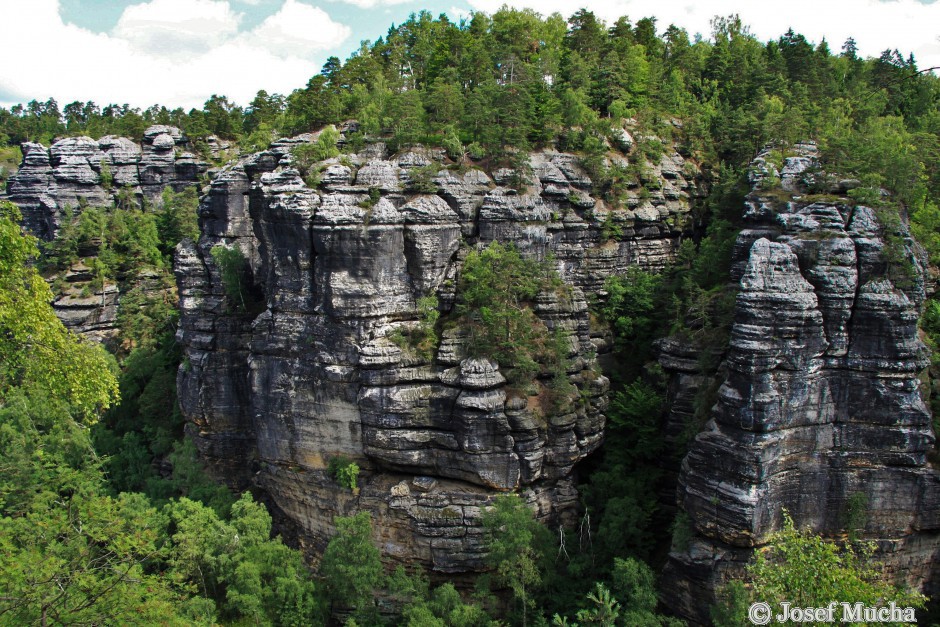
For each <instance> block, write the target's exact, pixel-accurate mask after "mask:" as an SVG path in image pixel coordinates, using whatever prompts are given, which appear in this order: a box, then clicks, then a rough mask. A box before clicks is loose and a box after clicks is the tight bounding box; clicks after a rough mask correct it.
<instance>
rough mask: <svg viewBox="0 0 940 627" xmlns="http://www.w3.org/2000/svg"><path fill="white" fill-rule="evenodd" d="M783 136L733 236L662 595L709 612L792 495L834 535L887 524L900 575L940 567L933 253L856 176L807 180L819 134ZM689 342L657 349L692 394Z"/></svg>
mask: <svg viewBox="0 0 940 627" xmlns="http://www.w3.org/2000/svg"><path fill="white" fill-rule="evenodd" d="M769 154H770V152H769V151H766V152H765V153H763V154H762V155H761V156H760V157H758V159H757V160H756V161H755V163H754V165H753V167H752V181H753V182H754V183H755V187H754V191H753V192H752V193H751V194H750V195H749V196H748V199H747V206H746V211H745V219H746V220H747V222H748V225H749V226H748V228H745V229H744V230H742V231H741V233H740V235H739V237H738V240H737V244H736V248H735V257H736V259H735V265H734V269H733V271H732V274H733V276H732V279H733V280H734V281H735V282H737V283H738V285H739V292H738V296H737V304H736V307H735V314H734V325H733V327H732V331H731V341H730V346H729V348H728V352H727V354H726V359H725V363H724V366H723V368H722V370H721V372H722V373H723V374H722V376H723V377H724V379H723V383H722V384H721V387H720V389H719V390H718V400H717V403H716V404H715V406H714V407H713V409H712V410H711V413H710V420H709V421H708V423H707V424H706V425H705V428H704V430H703V431H702V432H701V433H699V434H698V436H697V437H696V438H695V440H694V442H693V443H692V445H691V449H690V451H689V453H688V455H687V456H686V458H685V460H684V461H683V463H682V469H681V474H680V479H679V491H678V501H679V505H680V507H681V509H682V510H684V512H685V513H686V517H685V518H684V519H683V520H685V521H687V522H688V524H689V525H690V529H689V530H688V535H690V539H688V541H682V542H676V543H674V546H673V551H672V553H671V555H670V560H669V563H668V564H667V568H666V575H665V577H664V579H663V582H664V601H665V604H666V605H667V606H668V607H669V608H670V609H672V610H673V611H675V612H677V613H678V614H679V615H681V616H683V617H685V618H688V619H691V620H692V621H693V622H696V623H698V622H702V623H707V622H708V607H709V605H710V604H711V603H712V602H713V599H714V592H715V590H716V588H717V587H719V586H720V585H721V583H722V582H723V581H724V580H725V579H726V578H727V577H730V576H740V575H741V574H742V571H743V566H744V564H745V563H746V561H747V560H748V559H749V558H750V556H751V553H752V550H753V549H754V548H755V547H759V546H761V544H762V543H764V542H765V541H766V538H767V536H768V534H770V533H771V532H773V531H775V530H778V529H780V528H781V525H782V511H783V510H784V509H786V510H788V511H789V512H790V514H791V515H792V516H793V519H794V521H795V522H796V523H797V525H799V526H801V527H807V526H808V527H809V528H811V529H812V530H814V531H815V532H818V533H822V534H824V535H826V536H829V537H836V538H838V537H844V535H845V534H847V533H852V534H858V535H859V536H860V537H862V538H865V539H870V540H873V541H875V542H876V543H877V546H878V554H879V555H878V557H879V558H880V559H883V560H884V561H885V562H886V564H887V566H888V571H889V573H890V574H891V575H893V576H895V577H896V578H897V579H898V581H899V582H900V583H906V584H909V585H915V586H921V585H926V586H927V589H928V590H930V589H931V588H932V587H934V586H935V584H936V582H935V580H934V570H935V564H936V559H937V557H938V551H940V535H938V533H940V475H938V473H937V471H936V469H934V468H933V467H931V466H930V465H929V464H928V463H927V453H928V451H930V450H931V448H932V447H933V444H934V435H933V433H932V429H931V417H930V413H929V411H928V409H927V407H926V406H925V404H924V401H923V399H922V396H921V390H920V381H919V380H918V375H919V374H920V372H921V371H922V370H923V369H924V367H925V366H926V364H927V354H926V349H925V347H924V346H923V344H922V343H921V341H920V340H919V339H918V331H917V319H918V314H919V310H920V306H921V305H922V303H923V300H924V283H923V276H924V274H923V270H924V267H923V259H922V255H921V253H919V249H918V247H917V245H916V244H915V243H914V242H913V241H912V240H911V239H910V237H909V236H908V233H907V231H906V229H905V228H904V226H903V224H901V223H893V224H892V222H891V221H885V219H884V217H882V218H879V214H880V212H879V211H877V210H874V209H872V208H870V207H868V206H865V205H864V204H863V203H859V202H856V201H855V200H853V199H851V198H848V197H846V196H845V195H844V192H845V191H846V189H847V188H849V187H852V186H853V185H856V184H857V182H852V181H841V182H838V181H837V182H834V183H833V184H832V185H831V189H830V190H829V191H830V192H832V193H829V194H825V195H809V194H807V190H806V187H807V183H811V182H813V179H812V177H820V176H822V174H821V173H820V172H818V170H817V168H816V165H817V164H816V162H815V157H816V151H815V146H813V145H811V144H804V145H797V146H796V148H795V151H794V154H792V155H791V156H790V157H788V158H786V159H785V161H784V162H783V163H782V164H777V166H775V165H773V164H772V163H770V161H769V159H768V156H769ZM780 165H782V167H779V166H780ZM778 168H779V169H778ZM817 187H818V182H817ZM881 215H882V216H884V214H881ZM680 347H681V344H680V343H677V342H670V343H666V344H665V345H664V351H663V358H662V360H661V361H662V364H663V366H664V367H665V368H666V369H667V370H669V371H671V372H672V373H673V374H674V376H675V377H677V378H679V379H681V380H682V381H684V382H685V383H686V384H687V386H686V389H685V390H684V395H685V397H687V396H688V395H689V394H690V390H691V391H693V392H694V390H695V389H696V388H697V387H698V386H701V385H706V384H707V381H706V380H705V378H704V377H702V376H701V374H700V373H698V372H697V371H696V368H695V360H694V352H693V354H692V358H691V359H690V358H689V355H688V354H686V355H683V354H681V350H680ZM686 350H688V349H686ZM680 396H682V395H680ZM680 400H681V398H680ZM679 405H680V413H681V405H682V403H679ZM678 535H679V536H682V535H685V534H678Z"/></svg>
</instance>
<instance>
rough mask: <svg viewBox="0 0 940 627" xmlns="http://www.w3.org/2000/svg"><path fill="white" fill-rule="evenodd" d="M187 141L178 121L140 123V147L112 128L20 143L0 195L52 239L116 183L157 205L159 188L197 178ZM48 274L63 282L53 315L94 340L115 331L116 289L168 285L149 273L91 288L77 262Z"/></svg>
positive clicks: (198, 164) (111, 200)
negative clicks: (94, 134) (15, 166)
mask: <svg viewBox="0 0 940 627" xmlns="http://www.w3.org/2000/svg"><path fill="white" fill-rule="evenodd" d="M188 146H189V145H188V141H187V140H186V138H185V137H184V136H183V134H182V132H181V131H180V130H179V129H178V128H176V127H172V126H163V125H156V126H151V127H150V128H148V129H147V130H146V131H145V133H144V137H143V140H142V146H141V145H138V144H136V143H135V142H133V141H131V140H130V139H128V138H126V137H115V136H112V135H108V136H105V137H102V138H101V139H99V140H97V141H96V140H94V139H91V138H90V137H69V138H65V139H60V140H58V141H56V142H55V143H54V144H53V145H52V146H51V147H50V148H48V149H47V148H46V147H45V146H42V145H41V144H34V143H26V144H24V145H23V164H22V165H21V166H20V169H19V171H18V172H17V173H16V174H15V175H14V176H12V177H10V180H9V181H8V184H7V189H6V194H7V197H8V198H9V199H10V200H12V201H13V202H15V203H16V204H17V205H19V207H20V210H21V211H22V214H23V224H24V225H25V226H26V228H27V229H29V230H30V231H31V232H32V233H33V234H35V235H36V236H38V237H40V238H41V239H45V240H52V239H54V238H55V236H56V234H57V233H58V232H59V229H60V228H61V227H62V226H63V224H66V223H67V222H68V221H69V220H71V219H72V218H73V217H74V216H75V215H77V214H78V213H80V212H81V211H82V210H83V208H84V207H112V206H114V204H115V201H116V200H117V198H118V194H119V193H121V192H122V191H123V190H131V192H132V194H133V197H134V198H136V200H137V202H139V203H141V206H147V205H149V206H157V205H159V204H160V203H161V202H162V198H161V195H162V193H163V190H164V189H165V188H166V187H170V188H172V189H174V190H176V191H180V190H182V189H184V188H186V187H190V186H193V185H198V184H199V183H200V179H201V177H202V175H203V174H204V173H205V172H206V171H207V168H208V165H207V164H206V163H204V162H202V161H200V160H198V159H197V158H196V157H195V156H194V155H192V154H191V153H188V152H185V150H186V149H187V148H188ZM86 261H87V259H86ZM56 278H58V279H60V280H61V281H62V282H64V283H65V285H66V288H65V289H64V291H61V292H60V293H58V294H57V295H56V299H55V300H54V301H53V303H52V306H53V308H54V309H55V311H56V315H57V316H58V317H59V319H60V320H62V322H63V323H64V324H65V326H66V327H68V328H69V329H71V330H73V331H75V332H76V333H79V334H81V335H84V336H85V337H87V338H89V339H91V340H94V341H98V342H107V341H110V340H113V339H115V338H116V336H117V333H118V328H117V313H118V308H119V307H120V300H121V290H122V289H124V290H128V289H132V288H133V287H136V286H138V285H142V286H143V288H144V289H145V290H147V291H150V292H151V293H156V292H163V291H165V290H167V289H168V288H167V287H166V286H164V285H162V284H160V283H161V282H159V281H156V280H155V277H153V276H141V277H138V278H137V280H135V281H131V282H127V285H118V284H117V283H108V284H107V285H105V286H104V287H103V288H101V287H97V288H94V289H92V288H93V283H92V281H91V278H92V277H91V275H90V274H89V272H88V268H87V267H85V266H84V265H83V264H81V263H79V264H77V265H76V266H74V267H72V268H70V269H68V270H66V271H65V272H63V273H61V276H58V277H56ZM172 291H173V290H172V288H169V292H172ZM166 297H167V298H168V299H173V298H175V295H174V294H172V293H167V295H166Z"/></svg>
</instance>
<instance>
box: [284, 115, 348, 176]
mask: <svg viewBox="0 0 940 627" xmlns="http://www.w3.org/2000/svg"><path fill="white" fill-rule="evenodd" d="M339 138H340V134H339V131H338V130H336V127H335V126H333V125H330V126H327V127H325V128H324V129H323V130H322V131H320V135H319V136H317V139H316V141H314V142H312V143H308V144H299V145H297V146H294V147H293V148H292V149H291V155H292V156H293V158H294V164H295V165H296V166H297V169H298V170H300V174H301V176H303V177H307V176H309V175H310V174H312V173H313V166H314V165H315V164H317V163H319V162H321V161H326V160H327V159H332V158H333V157H337V156H339V149H338V148H337V147H336V144H337V142H338V141H339ZM311 187H315V185H314V186H311Z"/></svg>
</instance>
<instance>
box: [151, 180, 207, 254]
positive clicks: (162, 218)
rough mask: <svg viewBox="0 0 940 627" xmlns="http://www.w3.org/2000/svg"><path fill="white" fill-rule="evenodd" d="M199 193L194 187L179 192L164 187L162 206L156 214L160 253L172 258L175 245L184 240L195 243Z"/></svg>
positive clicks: (197, 232)
mask: <svg viewBox="0 0 940 627" xmlns="http://www.w3.org/2000/svg"><path fill="white" fill-rule="evenodd" d="M198 210H199V193H198V190H197V189H196V187H195V186H190V187H187V188H185V189H184V190H183V191H181V192H175V191H173V188H172V187H169V186H167V187H164V188H163V195H162V206H161V207H160V210H159V212H158V213H157V234H158V236H159V239H160V251H161V252H162V253H163V254H164V255H166V256H168V257H172V255H173V250H174V249H175V248H176V245H177V244H179V243H180V242H181V241H183V240H184V239H189V240H192V241H196V240H197V239H198V238H199V221H198Z"/></svg>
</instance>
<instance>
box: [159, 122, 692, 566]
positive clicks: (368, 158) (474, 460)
mask: <svg viewBox="0 0 940 627" xmlns="http://www.w3.org/2000/svg"><path fill="white" fill-rule="evenodd" d="M305 139H307V140H308V141H309V139H312V138H305ZM295 143H296V142H293V141H290V140H287V141H281V142H278V143H276V144H274V146H273V147H272V149H271V150H270V151H268V152H263V153H259V154H257V155H254V156H252V157H250V158H247V159H244V160H242V161H240V162H238V163H237V164H233V165H230V166H228V167H226V168H225V169H224V170H223V171H222V172H221V173H220V174H219V175H218V176H217V177H216V178H215V180H214V181H213V182H212V186H211V190H210V192H209V194H208V195H207V196H206V197H205V198H204V199H203V201H202V204H201V208H200V218H201V219H200V221H201V229H202V236H201V237H200V240H199V242H198V243H196V244H187V245H181V247H180V249H179V251H178V259H177V265H176V273H177V279H178V285H179V291H180V299H181V300H180V302H181V307H182V318H181V327H180V332H179V339H180V341H181V343H182V344H183V346H184V348H185V353H186V361H185V363H184V365H183V367H182V368H181V369H180V373H179V379H178V387H179V392H180V399H181V405H182V408H183V412H184V414H185V415H186V417H187V418H188V420H189V421H190V424H191V431H192V433H193V436H194V437H195V440H196V442H197V445H198V447H199V449H200V451H201V452H202V454H203V456H204V458H205V459H207V460H208V461H209V462H210V463H211V464H212V466H213V467H214V468H215V470H216V471H217V473H218V474H219V476H222V477H224V478H226V479H227V480H228V481H229V482H230V483H232V484H236V485H241V486H244V485H248V484H254V485H256V486H259V487H261V488H263V489H264V490H265V491H266V492H267V494H268V495H269V496H270V498H271V500H272V501H273V503H274V504H275V505H276V506H277V508H279V509H280V510H281V511H282V512H283V513H284V514H285V515H286V517H287V518H288V519H289V521H290V522H291V523H292V524H293V526H295V527H296V528H297V529H298V530H299V534H298V535H299V539H300V541H301V542H302V543H303V544H305V545H306V546H308V547H310V548H314V547H316V548H322V547H323V546H324V545H325V543H326V541H327V540H328V539H329V538H330V537H331V535H332V532H333V522H332V521H333V517H334V516H336V515H346V514H349V513H351V512H353V511H356V510H361V509H364V510H368V511H370V512H371V513H372V515H373V517H374V518H375V519H376V521H377V522H376V525H375V529H376V531H375V533H376V534H377V538H378V540H379V541H380V542H381V546H382V548H383V551H384V552H385V553H386V554H388V555H389V556H391V557H393V558H395V559H401V560H405V561H412V562H420V563H422V564H423V565H424V566H426V567H428V568H431V569H433V570H435V571H437V572H449V573H452V572H463V571H472V570H475V569H478V568H479V567H480V566H481V564H482V562H481V558H482V553H481V551H482V547H481V546H480V535H481V529H480V527H479V525H480V523H479V515H480V508H481V507H483V506H484V505H486V504H487V503H488V502H489V500H490V499H491V498H492V496H493V495H494V494H495V493H497V492H499V491H506V490H519V491H521V492H523V493H524V495H525V497H526V498H527V499H528V500H529V501H530V502H531V503H532V505H533V507H535V508H536V509H537V511H538V515H539V516H540V518H541V519H543V520H545V521H548V522H551V523H552V524H563V523H568V522H572V520H571V518H572V517H573V516H574V515H575V508H576V505H577V492H576V490H575V488H574V485H573V480H572V476H571V474H572V469H573V467H574V465H575V464H576V463H577V462H578V461H579V460H580V459H582V458H584V457H585V456H586V455H588V454H589V453H591V452H592V451H594V450H596V449H597V447H598V446H600V444H601V441H602V439H603V427H604V417H603V411H604V409H605V407H606V402H607V398H606V391H607V387H608V382H607V379H606V378H605V377H603V376H602V375H601V374H599V371H598V369H597V368H596V366H595V357H594V352H595V351H594V345H593V344H592V338H591V329H590V327H589V320H588V312H587V304H586V301H585V296H584V294H585V293H586V292H587V290H595V289H597V288H598V287H599V286H601V285H602V284H603V281H604V279H605V278H606V277H607V276H609V275H610V274H611V273H612V272H615V271H618V270H620V269H623V268H625V267H626V266H628V265H632V264H636V263H640V264H643V265H645V266H647V267H650V268H656V267H660V266H661V265H663V264H664V263H666V262H667V261H668V260H669V259H670V257H671V255H672V253H673V251H674V250H675V248H676V244H677V241H678V238H679V237H680V235H681V234H682V232H683V230H685V229H687V225H688V210H689V203H688V189H689V184H688V183H687V182H686V181H685V179H684V178H682V176H681V175H680V174H678V172H680V171H682V169H683V163H682V159H681V157H679V156H678V155H676V154H672V155H668V156H667V157H664V158H663V161H662V164H655V165H651V166H650V168H654V167H656V168H659V170H658V171H661V172H663V173H664V174H663V176H664V177H665V176H666V174H665V172H672V173H674V174H675V176H673V177H672V178H668V177H667V180H669V181H670V186H671V187H672V189H673V190H674V194H672V195H671V196H670V197H667V196H666V195H665V194H661V195H659V196H653V197H650V198H649V211H645V212H644V211H639V210H634V209H629V208H624V209H620V210H611V209H608V207H607V206H606V205H605V204H604V203H603V202H602V201H600V200H596V199H594V198H592V197H591V196H590V194H589V191H590V188H591V181H590V180H589V179H588V177H587V176H586V175H585V174H584V172H583V171H582V170H581V169H580V167H579V166H578V162H577V159H576V158H575V157H574V156H572V155H566V154H560V153H551V152H543V153H537V154H535V155H533V156H532V172H533V174H532V177H531V180H530V181H528V185H527V186H526V189H525V191H522V192H519V191H517V190H514V189H511V188H509V187H506V186H504V185H501V184H500V183H501V181H502V182H505V180H504V179H503V178H502V177H501V174H500V173H496V174H495V175H494V178H491V177H490V176H489V175H488V174H486V173H484V172H482V171H480V170H477V169H472V168H470V169H463V170H457V169H446V168H444V169H441V170H440V171H439V172H438V173H437V174H436V175H434V174H432V178H431V179H430V180H431V181H433V185H432V187H433V188H436V190H437V192H436V193H428V192H429V191H430V190H429V188H428V183H427V179H425V180H423V182H422V183H421V187H420V189H421V190H422V192H421V193H416V192H413V191H411V190H412V189H414V187H415V185H417V183H416V177H418V176H419V172H418V171H417V170H415V168H422V167H425V168H426V167H427V166H428V165H429V164H432V163H434V162H435V161H439V160H440V159H441V158H442V157H441V155H440V153H439V151H432V150H413V151H408V152H405V153H402V154H398V155H395V156H393V157H391V158H388V157H386V155H385V151H384V147H383V146H382V145H380V144H376V145H371V146H368V147H367V148H366V150H364V151H363V153H361V154H358V155H349V156H346V157H344V158H343V159H342V160H341V161H340V160H331V161H329V162H326V163H324V164H321V165H322V169H321V173H320V179H319V180H320V184H319V186H318V188H317V189H315V190H314V189H309V188H308V187H307V186H306V185H305V184H304V182H303V180H302V179H301V177H300V175H299V173H298V171H297V170H296V169H295V168H294V167H293V166H292V161H291V156H290V148H291V146H292V145H294V144H295ZM426 172H427V170H424V171H423V172H421V173H420V174H425V173H426ZM494 179H495V180H494ZM663 187H665V186H663ZM660 191H661V190H660ZM637 209H642V207H639V206H637ZM611 225H615V226H616V229H614V228H613V227H611ZM497 240H498V241H502V242H512V243H514V244H515V245H516V246H517V247H518V248H519V249H520V250H522V251H523V252H524V253H525V254H527V255H533V256H537V257H539V258H545V257H546V256H547V255H549V254H552V255H554V259H555V261H556V264H557V267H558V270H559V272H560V274H561V276H562V277H563V278H564V279H565V280H566V281H567V282H568V284H569V285H570V290H569V291H568V293H567V294H561V293H558V294H556V293H554V292H553V293H550V294H548V293H546V294H542V295H541V296H540V297H539V299H538V302H537V303H536V304H535V308H534V310H535V313H536V315H538V317H539V318H540V319H541V320H542V321H544V323H545V324H546V326H547V327H548V328H549V329H552V330H559V331H560V332H561V333H562V335H563V337H564V338H565V339H566V342H567V345H568V346H569V347H570V349H569V354H568V368H567V374H568V378H569V380H570V382H571V383H572V384H573V386H574V390H576V393H575V394H572V395H571V397H570V398H567V399H562V402H560V403H557V402H555V403H553V402H551V401H550V400H549V399H548V398H547V397H548V395H547V394H539V395H530V394H529V393H528V392H527V391H526V390H519V389H516V388H515V387H513V386H510V385H508V384H507V382H506V377H505V374H506V373H503V372H501V371H500V368H499V366H498V365H497V364H496V363H495V362H493V361H491V360H489V359H485V358H472V357H471V356H470V353H469V351H468V350H467V338H466V336H465V335H464V334H463V333H462V331H461V330H460V329H459V328H452V329H450V330H447V331H444V332H443V334H442V337H441V338H440V343H439V346H438V347H437V348H436V350H434V351H433V354H432V355H430V356H429V355H426V354H422V353H421V352H420V351H418V350H415V349H414V348H412V347H411V346H409V345H408V344H407V342H404V343H403V342H402V341H401V340H400V338H401V337H407V335H408V334H409V333H410V331H411V330H412V329H414V328H415V327H416V326H419V325H420V324H421V322H420V317H419V311H418V304H417V301H418V299H420V298H422V297H425V296H429V295H433V296H436V297H437V298H438V302H439V303H440V305H439V309H440V310H441V312H442V314H443V315H444V316H445V317H446V316H447V314H448V313H449V312H450V310H451V308H452V307H453V304H454V302H455V299H456V297H457V296H456V293H455V292H456V285H457V283H458V281H459V273H460V268H461V265H462V260H463V259H464V258H465V256H466V251H467V246H474V245H485V244H487V243H489V242H492V241H497ZM220 245H221V246H228V247H237V248H238V249H239V250H240V251H241V252H242V253H243V255H244V257H245V258H246V259H247V260H248V262H249V265H250V274H251V282H252V283H253V286H254V288H255V289H256V290H258V291H259V292H260V294H259V296H260V302H261V304H260V305H259V306H258V308H257V309H256V310H251V312H250V313H249V312H246V311H241V312H237V311H234V309H233V303H232V301H231V299H229V298H227V297H226V294H225V292H224V290H223V287H222V283H221V279H220V269H219V268H218V267H217V265H216V263H215V261H214V259H213V256H212V254H211V251H212V249H213V248H214V247H216V246H220ZM248 309H251V307H250V306H249V307H248ZM396 337H397V338H399V341H398V342H397V343H396V341H393V340H394V339H395V338H396ZM542 381H543V382H542V385H541V386H536V388H537V389H541V390H543V391H546V385H548V384H549V378H548V374H547V373H545V374H544V378H543V380H542ZM530 391H531V390H530ZM341 455H342V456H346V457H349V458H350V459H353V460H355V461H356V462H357V463H358V464H359V465H360V466H361V467H362V469H363V474H362V476H361V478H360V483H359V487H360V491H359V492H358V494H355V495H354V494H352V492H350V490H349V489H348V488H343V487H341V486H339V485H338V484H337V483H336V482H335V481H334V480H333V479H332V478H331V477H330V476H329V475H328V473H327V471H326V467H327V465H328V462H329V460H331V459H332V458H335V457H338V456H341Z"/></svg>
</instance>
